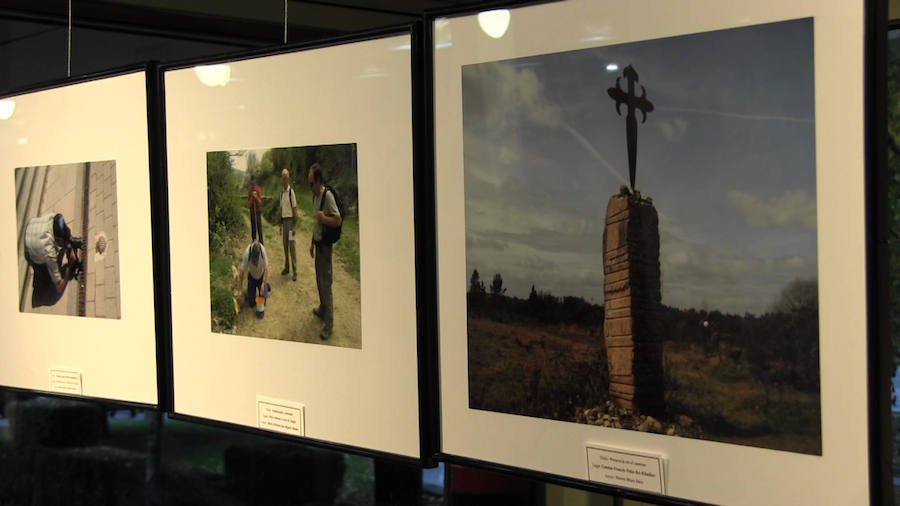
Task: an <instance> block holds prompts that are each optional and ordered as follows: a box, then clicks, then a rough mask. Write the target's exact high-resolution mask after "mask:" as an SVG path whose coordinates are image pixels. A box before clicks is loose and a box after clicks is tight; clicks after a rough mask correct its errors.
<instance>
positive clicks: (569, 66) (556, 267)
mask: <svg viewBox="0 0 900 506" xmlns="http://www.w3.org/2000/svg"><path fill="white" fill-rule="evenodd" d="M813 33H814V23H813V20H812V19H811V18H807V19H797V20H789V21H783V22H777V23H769V24H761V25H752V26H747V27H741V28H734V29H728V30H720V31H711V32H704V33H698V34H691V35H684V36H677V37H670V38H663V39H655V40H646V41H639V42H631V43H626V44H617V45H611V46H605V47H597V48H590V49H583V50H575V51H567V52H561V53H555V54H544V55H537V56H530V57H522V58H515V59H510V60H503V61H495V62H486V63H478V64H472V65H467V66H464V67H463V69H462V106H463V146H464V148H463V150H464V151H463V155H464V184H465V216H466V218H465V219H466V223H465V227H466V276H467V279H466V286H467V331H468V332H467V333H468V342H467V363H468V399H469V407H470V408H471V409H477V410H488V411H493V412H501V413H509V414H516V415H524V416H529V417H539V418H546V419H554V420H562V421H566V422H573V423H580V424H591V425H597V426H603V427H612V428H620V429H627V430H636V431H643V432H649V433H656V434H663V435H665V434H668V435H670V436H672V437H676V436H680V437H688V438H697V439H705V440H712V441H719V442H725V443H732V444H739V445H747V446H754V447H763V448H769V449H775V450H783V451H790V452H798V453H805V454H813V455H821V454H822V442H821V407H820V379H819V378H820V371H819V309H818V298H819V296H818V293H819V292H818V252H817V251H818V250H817V221H816V206H817V201H816V149H815V148H816V145H815V142H816V139H815V110H814V109H815V108H814V104H815V96H814V86H813V83H814V72H813Z"/></svg>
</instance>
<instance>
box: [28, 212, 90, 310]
mask: <svg viewBox="0 0 900 506" xmlns="http://www.w3.org/2000/svg"><path fill="white" fill-rule="evenodd" d="M71 238H72V233H71V231H70V230H69V226H68V225H66V220H65V218H63V215H62V214H59V213H56V214H46V215H44V216H39V217H37V218H31V219H30V220H28V223H27V224H26V225H25V260H27V261H28V263H29V265H31V267H32V269H34V275H35V278H36V279H37V278H44V279H47V278H49V279H50V281H51V282H52V283H53V286H54V287H56V293H57V294H62V293H63V291H64V290H65V289H66V285H67V284H68V282H69V280H71V279H72V278H73V277H75V271H76V269H75V266H76V264H77V261H78V259H77V257H76V256H75V251H74V249H69V250H68V258H67V262H66V263H65V265H63V263H62V262H63V259H62V258H60V255H59V252H60V251H61V250H62V249H63V248H65V247H66V246H67V245H68V243H69V240H70V239H71Z"/></svg>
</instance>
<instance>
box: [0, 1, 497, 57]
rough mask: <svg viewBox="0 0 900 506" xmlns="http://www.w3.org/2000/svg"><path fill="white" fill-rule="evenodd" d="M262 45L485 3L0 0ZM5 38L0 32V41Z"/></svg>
mask: <svg viewBox="0 0 900 506" xmlns="http://www.w3.org/2000/svg"><path fill="white" fill-rule="evenodd" d="M70 1H71V7H72V22H73V25H74V26H76V27H87V28H100V29H106V30H121V31H125V32H129V33H145V34H150V35H167V36H177V37H183V38H188V39H193V40H199V41H206V42H218V43H228V44H239V45H248V46H264V45H270V44H272V43H280V42H282V38H283V34H284V18H285V11H286V12H287V22H288V23H287V24H288V41H289V42H301V41H306V40H313V39H319V38H326V37H329V36H335V35H341V34H345V33H353V32H359V31H364V30H369V29H374V28H380V27H385V26H392V25H399V24H403V23H407V22H410V21H413V20H415V19H418V18H419V17H420V16H421V15H422V14H423V13H424V12H425V11H427V10H434V9H449V8H454V7H460V6H467V5H468V6H472V5H477V4H484V3H485V2H484V0H253V1H249V0H186V1H185V0H180V1H179V0H46V1H34V0H0V18H5V19H13V20H15V19H18V20H23V21H34V22H40V23H43V24H53V25H63V26H65V25H67V23H68V14H69V6H70ZM4 39H8V36H7V37H3V34H0V45H2V44H4V43H5V42H6V40H4Z"/></svg>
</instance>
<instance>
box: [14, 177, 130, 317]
mask: <svg viewBox="0 0 900 506" xmlns="http://www.w3.org/2000/svg"><path fill="white" fill-rule="evenodd" d="M15 178H16V215H17V225H18V232H19V234H18V250H19V255H18V257H19V281H20V285H19V289H20V291H19V293H20V304H19V309H20V310H21V311H25V312H33V313H45V314H67V315H77V314H79V304H78V302H79V301H78V298H79V291H80V290H79V288H80V287H79V286H78V283H77V282H74V281H73V282H70V283H69V285H68V286H67V287H66V292H65V293H64V294H63V297H62V298H61V299H60V301H59V302H57V303H56V304H55V305H53V306H44V307H39V308H32V307H31V282H32V272H31V269H29V268H28V265H27V263H26V262H25V258H24V254H23V249H24V233H23V232H24V224H25V222H26V221H27V220H28V219H29V218H32V217H35V216H42V215H44V214H49V213H62V214H63V216H64V217H65V218H66V222H67V223H68V224H69V227H70V228H71V230H72V235H74V236H80V237H85V228H84V225H85V221H84V220H83V215H84V205H85V203H84V198H85V195H87V198H88V206H87V207H88V217H87V222H86V224H87V234H86V241H85V242H86V244H87V254H86V255H85V258H84V264H85V268H86V270H85V273H86V275H83V276H82V277H81V279H82V280H83V281H84V282H85V286H84V296H85V303H84V309H85V316H97V317H105V318H119V317H120V312H121V311H120V303H119V301H120V297H119V248H118V222H117V217H118V213H117V204H118V198H117V196H116V195H117V194H116V169H115V161H105V162H90V163H77V164H66V165H54V166H50V167H46V166H45V167H27V168H20V169H16V174H15ZM85 184H87V185H88V187H87V192H85V189H86V188H85ZM101 236H103V237H105V240H106V250H105V251H104V253H103V254H100V253H99V252H98V251H97V247H96V245H97V240H98V238H99V237H101Z"/></svg>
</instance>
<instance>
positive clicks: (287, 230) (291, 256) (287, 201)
mask: <svg viewBox="0 0 900 506" xmlns="http://www.w3.org/2000/svg"><path fill="white" fill-rule="evenodd" d="M281 182H282V184H283V185H284V188H283V189H282V190H281V245H282V247H283V248H284V270H282V271H281V275H282V276H284V275H287V274H289V273H290V272H291V268H293V269H294V281H297V245H296V244H297V216H298V215H299V212H298V211H297V195H296V194H295V193H294V189H293V188H292V187H291V173H290V172H288V170H287V169H284V170H282V171H281ZM289 261H290V263H288V262H289Z"/></svg>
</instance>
